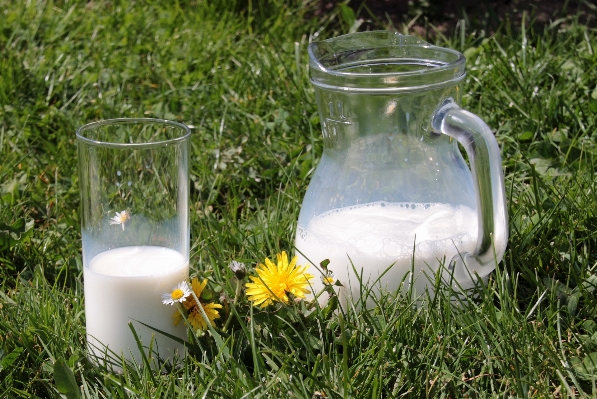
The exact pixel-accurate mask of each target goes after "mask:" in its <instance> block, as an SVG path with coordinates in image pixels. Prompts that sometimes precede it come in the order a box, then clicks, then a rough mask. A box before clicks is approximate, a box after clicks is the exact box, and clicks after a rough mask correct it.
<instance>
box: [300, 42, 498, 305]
mask: <svg viewBox="0 0 597 399" xmlns="http://www.w3.org/2000/svg"><path fill="white" fill-rule="evenodd" d="M309 59H310V71H311V82H312V83H313V86H314V89H315V94H316V99H317V106H318V110H319V115H320V120H321V125H322V133H323V142H324V150H323V155H322V157H321V160H320V161H319V164H318V166H317V168H316V170H315V172H314V174H313V176H312V178H311V182H310V184H309V187H308V189H307V192H306V194H305V198H304V200H303V203H302V207H301V211H300V215H299V219H298V228H297V233H296V238H295V246H296V249H297V254H298V255H299V264H301V265H304V264H307V263H309V262H310V263H311V270H310V272H311V273H312V274H314V275H315V276H316V278H315V279H313V280H312V281H314V283H313V284H312V285H313V286H312V288H313V291H314V293H318V292H320V291H321V289H322V288H323V284H324V283H323V280H322V279H320V278H319V277H320V276H321V277H325V271H324V270H321V268H320V267H319V265H320V262H321V261H322V260H324V259H329V260H330V263H329V266H328V268H329V270H330V271H332V272H333V273H334V277H335V278H336V279H338V280H339V281H340V282H341V283H342V285H343V287H344V288H342V289H341V298H342V299H343V302H344V301H345V300H346V299H351V300H352V301H355V300H357V299H358V297H359V295H360V292H361V289H360V284H361V283H362V284H364V285H367V286H369V287H371V288H373V292H374V293H379V292H381V290H386V291H390V292H396V291H397V290H399V289H400V290H402V291H403V292H405V291H404V290H405V289H412V290H413V292H415V293H416V294H417V295H420V294H422V293H423V292H424V290H425V289H430V290H431V291H432V290H433V287H434V284H435V282H436V279H437V278H438V277H439V278H442V279H444V280H445V281H446V282H447V283H448V284H451V285H452V286H453V287H454V288H455V290H457V291H460V290H464V289H468V288H471V287H473V286H474V284H475V281H477V279H479V278H482V279H483V278H486V277H487V276H488V274H489V273H490V272H491V271H492V270H493V269H494V268H495V266H496V264H497V263H498V262H499V261H500V260H501V259H502V257H503V255H504V252H505V249H506V242H507V239H508V221H507V213H506V205H505V204H506V203H505V190H504V177H503V172H502V165H501V158H500V151H499V147H498V144H497V142H496V140H495V138H494V136H493V134H492V132H491V130H490V129H489V127H488V126H487V125H486V124H485V123H484V122H483V121H482V120H481V119H480V118H478V117H477V116H475V115H474V114H472V113H470V112H468V111H465V110H463V109H461V108H460V107H459V106H458V103H459V102H460V98H461V95H462V81H463V79H464V77H465V69H464V68H465V58H464V56H463V55H462V54H461V53H459V52H457V51H455V50H451V49H447V48H441V47H436V46H433V45H430V44H428V43H426V42H424V41H422V40H420V39H417V38H414V37H411V36H406V35H401V34H399V33H395V32H386V31H379V32H363V33H354V34H349V35H345V36H340V37H336V38H333V39H329V40H324V41H320V42H317V43H312V44H311V45H310V46H309ZM458 143H460V145H462V147H464V149H465V151H466V153H467V155H468V160H469V163H470V169H469V166H467V163H466V162H465V160H464V159H463V157H462V155H461V153H460V150H459V148H458ZM367 302H368V304H369V305H370V304H371V303H372V302H371V300H368V301H367Z"/></svg>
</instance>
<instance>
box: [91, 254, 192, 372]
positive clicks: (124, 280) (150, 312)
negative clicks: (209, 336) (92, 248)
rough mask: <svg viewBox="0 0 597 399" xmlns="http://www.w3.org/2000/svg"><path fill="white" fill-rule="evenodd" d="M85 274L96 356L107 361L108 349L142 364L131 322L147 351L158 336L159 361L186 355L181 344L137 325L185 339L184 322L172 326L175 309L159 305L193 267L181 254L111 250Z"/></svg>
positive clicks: (156, 344)
mask: <svg viewBox="0 0 597 399" xmlns="http://www.w3.org/2000/svg"><path fill="white" fill-rule="evenodd" d="M83 273H84V279H85V281H84V288H85V313H86V319H87V321H86V324H87V342H88V345H89V349H90V351H92V353H93V354H94V355H96V356H98V357H100V358H103V357H104V355H103V354H104V349H105V348H104V346H107V347H108V349H109V350H110V351H113V352H116V354H118V355H120V354H121V353H123V354H124V356H125V358H127V359H129V360H130V359H131V353H130V352H132V353H133V354H134V357H135V360H136V361H137V362H140V361H141V357H140V353H139V350H138V348H137V343H136V341H135V338H134V336H133V333H132V331H131V330H130V328H129V326H128V322H129V321H132V322H133V326H134V327H135V331H136V332H137V334H139V336H140V339H141V341H142V343H143V346H144V347H147V346H149V343H150V340H151V336H152V334H154V336H155V342H154V347H153V348H154V350H156V351H157V352H158V353H159V356H160V357H161V358H164V359H166V358H170V359H171V358H172V354H173V353H174V351H177V352H178V354H179V355H180V356H183V355H184V349H183V346H182V345H180V344H178V343H176V342H175V341H173V340H171V339H170V338H168V337H165V336H164V335H162V334H160V333H158V332H155V331H153V330H151V329H149V328H147V327H145V326H143V325H141V324H139V323H137V322H135V321H134V320H138V321H141V322H144V323H145V324H147V325H150V326H152V327H155V328H157V329H159V330H162V331H165V332H167V333H169V334H172V335H175V336H177V337H179V338H183V339H184V338H186V329H185V327H184V323H180V324H179V325H178V326H176V327H175V326H174V325H173V324H172V314H173V313H174V312H175V311H176V307H175V306H169V305H164V304H163V303H162V300H161V296H162V294H163V293H164V292H168V291H170V290H171V289H172V288H173V287H174V286H175V285H176V284H178V283H180V282H181V281H183V280H184V279H186V278H187V277H188V274H189V264H188V262H187V261H186V259H185V257H184V256H183V255H182V254H180V252H178V251H175V250H173V249H169V248H164V247H155V246H131V247H121V248H116V249H111V250H108V251H105V252H102V253H100V254H98V255H96V256H94V257H93V258H92V259H91V261H90V262H89V266H88V267H84V268H83ZM133 319H134V320H133ZM108 353H110V352H108ZM146 353H147V352H146Z"/></svg>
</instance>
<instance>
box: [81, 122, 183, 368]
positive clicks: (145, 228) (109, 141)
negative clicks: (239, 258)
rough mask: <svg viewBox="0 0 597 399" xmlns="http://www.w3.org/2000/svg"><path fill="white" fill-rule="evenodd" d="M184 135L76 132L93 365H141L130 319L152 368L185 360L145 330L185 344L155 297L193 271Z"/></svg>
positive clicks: (179, 349)
mask: <svg viewBox="0 0 597 399" xmlns="http://www.w3.org/2000/svg"><path fill="white" fill-rule="evenodd" d="M189 137H190V130H189V129H188V128H187V127H186V126H184V125H182V124H180V123H176V122H171V121H165V120H159V119H113V120H105V121H100V122H94V123H90V124H88V125H85V126H82V127H81V128H79V129H78V130H77V144H78V155H79V185H80V190H81V236H82V241H83V266H84V268H83V274H84V291H85V314H86V327H87V342H88V348H89V354H90V357H92V358H93V360H94V361H96V362H98V363H103V362H107V363H111V362H112V360H114V358H116V361H118V359H120V357H121V356H124V358H126V359H129V360H131V359H133V358H134V359H135V360H136V361H137V362H139V363H140V362H141V357H140V352H139V350H138V346H137V342H136V340H135V337H134V335H133V333H132V331H131V329H130V327H129V322H131V323H132V325H133V327H134V329H135V331H136V333H137V334H138V336H139V338H140V340H141V342H142V344H143V346H144V347H146V351H147V348H149V347H150V346H151V349H152V350H151V353H152V355H151V356H152V360H153V361H157V358H158V357H159V358H161V359H163V360H167V359H174V357H175V356H184V347H183V346H182V345H180V344H178V343H176V342H175V341H174V340H172V339H170V338H167V337H165V336H164V335H162V334H160V333H157V332H155V331H153V330H152V329H150V328H148V327H146V326H143V325H142V324H141V323H145V324H147V325H149V326H151V327H154V328H156V329H159V330H162V331H164V332H166V333H169V334H172V335H174V336H176V337H179V338H186V330H185V328H184V326H183V325H182V324H181V325H179V326H174V325H173V324H172V314H173V313H174V312H175V310H176V309H175V308H174V307H171V306H166V305H164V304H162V302H161V295H162V294H163V293H164V292H168V291H170V290H171V289H172V288H173V287H174V286H175V285H176V284H178V283H180V282H181V281H182V280H183V279H186V278H187V277H188V273H189V241H190V230H189V205H188V201H189V155H188V145H189ZM156 355H157V356H156ZM112 366H113V367H115V368H116V369H119V366H118V365H117V364H113V365H112Z"/></svg>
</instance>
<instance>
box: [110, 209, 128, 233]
mask: <svg viewBox="0 0 597 399" xmlns="http://www.w3.org/2000/svg"><path fill="white" fill-rule="evenodd" d="M130 220H131V214H130V213H129V211H122V212H116V216H114V217H113V218H112V219H110V224H111V225H112V224H119V225H121V226H122V231H124V225H125V224H126V223H128V222H129V221H130Z"/></svg>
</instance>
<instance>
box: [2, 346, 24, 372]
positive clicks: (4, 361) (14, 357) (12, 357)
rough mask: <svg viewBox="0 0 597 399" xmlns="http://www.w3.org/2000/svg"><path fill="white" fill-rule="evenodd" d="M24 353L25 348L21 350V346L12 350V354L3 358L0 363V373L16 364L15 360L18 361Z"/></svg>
mask: <svg viewBox="0 0 597 399" xmlns="http://www.w3.org/2000/svg"><path fill="white" fill-rule="evenodd" d="M22 352H23V348H21V347H20V346H18V347H16V348H14V349H13V350H12V352H10V353H9V354H8V355H6V356H5V357H3V358H2V361H1V362H0V371H2V370H3V369H6V368H8V367H10V365H11V364H13V363H14V362H15V360H17V358H18V357H19V355H20V354H21V353H22Z"/></svg>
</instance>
